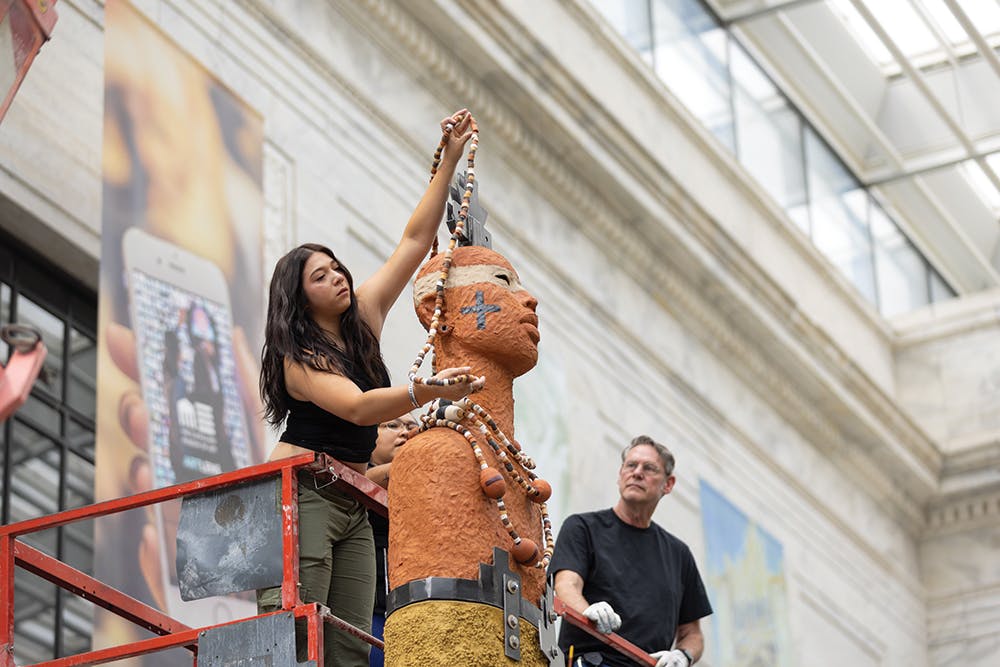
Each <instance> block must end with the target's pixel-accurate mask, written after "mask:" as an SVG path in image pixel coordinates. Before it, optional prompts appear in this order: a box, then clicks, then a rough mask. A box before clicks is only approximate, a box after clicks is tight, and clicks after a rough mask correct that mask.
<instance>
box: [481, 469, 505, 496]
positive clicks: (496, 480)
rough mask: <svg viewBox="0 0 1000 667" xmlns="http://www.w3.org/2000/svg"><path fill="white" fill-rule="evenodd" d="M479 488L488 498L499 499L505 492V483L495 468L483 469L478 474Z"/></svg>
mask: <svg viewBox="0 0 1000 667" xmlns="http://www.w3.org/2000/svg"><path fill="white" fill-rule="evenodd" d="M479 486H481V487H483V493H485V494H486V496H487V497H488V498H500V497H502V496H503V494H504V493H506V492H507V482H506V481H505V480H504V478H503V475H501V474H500V471H499V470H497V469H496V468H485V469H483V470H482V471H481V472H480V473H479Z"/></svg>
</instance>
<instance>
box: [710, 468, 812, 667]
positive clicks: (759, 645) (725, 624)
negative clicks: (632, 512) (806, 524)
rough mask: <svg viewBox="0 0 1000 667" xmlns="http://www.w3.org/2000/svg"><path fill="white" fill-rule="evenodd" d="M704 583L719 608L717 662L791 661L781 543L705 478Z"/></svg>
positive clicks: (778, 666)
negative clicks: (705, 565)
mask: <svg viewBox="0 0 1000 667" xmlns="http://www.w3.org/2000/svg"><path fill="white" fill-rule="evenodd" d="M699 495H700V499H701V512H702V523H703V525H704V531H705V547H706V548H705V559H706V564H707V567H706V568H705V584H706V585H707V586H708V594H709V597H710V598H711V600H712V606H713V607H714V608H715V614H714V615H713V616H712V619H711V624H712V627H711V636H710V642H711V645H710V646H708V647H706V648H707V654H708V655H710V656H711V657H712V664H714V665H718V666H719V667H754V666H756V665H768V667H790V666H791V665H792V664H793V662H792V655H791V645H790V639H789V631H788V607H787V604H788V603H787V594H786V588H787V587H786V581H785V571H784V553H783V549H782V546H781V543H780V542H778V541H777V540H776V539H775V538H774V537H773V536H771V535H770V534H769V533H768V532H767V531H765V530H764V529H763V528H761V527H760V526H759V525H757V524H756V523H754V522H753V521H751V520H750V519H749V518H748V517H747V516H746V514H744V513H743V512H741V511H740V510H739V509H738V508H737V507H736V506H735V505H734V504H733V503H731V502H730V501H729V500H728V499H726V497H725V496H723V495H722V494H721V493H719V492H718V491H717V490H716V489H715V488H713V487H712V486H711V485H710V484H707V483H706V482H705V481H704V480H702V481H701V483H700V489H699Z"/></svg>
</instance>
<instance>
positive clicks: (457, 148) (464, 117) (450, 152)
mask: <svg viewBox="0 0 1000 667" xmlns="http://www.w3.org/2000/svg"><path fill="white" fill-rule="evenodd" d="M448 125H452V130H451V134H449V135H448V142H447V144H446V145H445V150H444V154H445V156H446V157H448V158H450V159H453V160H456V161H457V160H458V159H459V158H460V157H461V156H462V151H463V149H464V148H465V144H466V142H467V141H469V138H470V137H472V114H471V113H469V110H468V109H459V110H458V111H456V112H455V113H453V114H452V115H450V116H448V117H446V118H442V119H441V132H442V134H443V133H444V131H445V127H447V126H448Z"/></svg>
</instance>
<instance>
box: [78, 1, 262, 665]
mask: <svg viewBox="0 0 1000 667" xmlns="http://www.w3.org/2000/svg"><path fill="white" fill-rule="evenodd" d="M104 85H105V96H104V147H103V160H102V163H103V180H104V208H103V216H102V233H101V240H102V249H101V250H102V253H101V282H100V294H99V333H98V339H99V351H98V387H99V389H98V396H97V409H98V415H97V452H96V458H97V461H96V468H97V469H96V481H95V486H96V488H95V498H96V499H97V500H98V501H101V500H107V499H109V498H116V497H120V496H124V495H129V494H132V493H138V492H142V491H146V490H149V489H152V488H159V487H162V486H168V485H170V484H174V483H178V482H185V481H190V480H192V479H197V478H199V477H204V476H208V475H213V474H217V473H219V472H224V471H228V470H232V469H234V468H237V467H242V466H246V465H251V464H255V463H259V462H261V461H263V459H264V455H265V448H266V447H267V443H266V442H265V438H266V433H265V429H264V425H263V421H262V419H261V418H260V414H261V411H260V399H259V396H258V392H257V378H258V375H259V361H258V354H257V351H258V350H259V349H260V343H261V339H260V336H261V333H262V331H263V312H262V308H261V304H262V302H263V295H262V290H263V275H262V268H261V264H262V262H261V254H262V251H261V238H262V217H263V216H262V211H263V207H262V183H261V181H262V150H263V128H262V122H261V119H260V117H259V116H258V115H257V114H256V113H255V112H254V111H253V110H251V109H250V108H248V107H247V106H246V105H245V104H244V103H243V102H242V101H240V100H239V99H238V98H236V97H235V96H234V95H233V94H232V93H231V92H230V91H228V90H226V89H225V88H224V87H223V86H221V85H220V84H219V82H218V81H217V80H216V79H214V78H213V77H212V76H211V75H210V74H209V73H208V72H207V71H206V70H205V69H204V68H203V67H202V66H201V65H200V64H198V63H197V62H196V61H194V60H193V59H192V58H191V57H190V56H188V55H187V54H186V53H184V51H183V50H182V49H181V48H180V47H178V46H177V45H176V44H174V43H173V42H171V41H170V40H169V39H168V38H166V37H165V36H164V35H163V34H162V33H160V32H159V31H158V30H157V28H156V27H155V26H153V25H152V24H150V22H149V21H148V20H147V19H146V18H144V17H143V15H142V14H141V13H140V12H139V11H137V10H136V9H135V8H133V7H132V6H131V5H129V4H128V3H127V2H125V1H124V0H108V2H107V4H106V6H105V84H104ZM237 286H238V289H237V288H236V287H237ZM178 505H179V503H163V504H161V505H160V506H157V507H155V508H153V509H151V510H135V511H132V512H129V513H125V514H123V515H115V516H111V517H106V518H104V519H101V520H99V521H97V522H96V524H95V533H96V535H95V547H96V553H95V558H94V562H95V576H97V577H98V578H99V579H101V580H102V581H106V582H107V583H109V584H111V585H113V586H115V587H116V588H119V589H120V590H123V591H125V592H126V593H128V594H129V595H132V596H134V597H136V598H138V599H140V600H142V601H144V602H147V603H150V604H154V605H155V606H157V607H159V608H161V609H163V610H164V611H166V612H167V613H169V614H171V615H172V616H175V617H176V618H178V619H179V620H181V621H183V622H185V623H187V624H189V625H192V626H197V625H206V624H209V623H215V622H219V621H220V620H225V619H228V618H235V617H240V616H245V615H249V614H253V613H254V605H253V604H252V602H250V598H246V599H237V600H235V601H232V600H228V599H227V598H212V599H209V600H203V601H199V603H184V602H181V601H180V597H179V594H178V592H177V581H176V572H174V571H173V570H174V569H175V568H174V562H175V554H174V551H175V548H176V543H175V539H174V536H175V534H176V525H177V520H178V516H177V513H178ZM95 625H96V629H95V637H94V647H95V648H98V647H101V646H108V645H112V644H120V643H122V642H124V641H131V640H133V639H138V638H140V636H144V633H142V632H141V631H139V630H138V629H136V628H135V627H134V626H132V625H131V624H129V623H127V622H124V621H122V620H120V619H118V618H117V617H115V616H113V615H111V614H109V613H103V612H98V614H97V619H96V623H95ZM175 651H177V650H175ZM184 653H186V652H184ZM179 659H180V657H179V656H178V654H177V653H176V652H165V653H161V654H154V655H151V656H147V657H145V658H143V659H142V660H141V661H139V660H136V661H134V662H133V663H132V664H142V665H150V666H152V665H159V664H177V662H178V660H179ZM183 659H184V660H187V658H186V657H185V658H183Z"/></svg>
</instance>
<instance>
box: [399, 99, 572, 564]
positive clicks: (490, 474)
mask: <svg viewBox="0 0 1000 667" xmlns="http://www.w3.org/2000/svg"><path fill="white" fill-rule="evenodd" d="M451 120H452V122H450V123H447V124H446V125H445V128H444V132H443V133H442V135H441V142H440V143H439V144H438V147H437V150H435V151H434V160H433V162H432V164H431V179H433V178H434V174H436V173H437V170H438V167H439V166H440V164H441V155H442V153H443V152H444V149H445V146H446V145H447V143H448V138H449V137H450V136H451V132H452V130H453V129H454V127H455V123H456V122H458V121H460V120H461V118H458V119H456V118H455V117H452V119H451ZM470 127H471V129H472V137H471V139H470V144H469V157H468V166H467V168H466V181H465V192H464V193H463V195H462V204H461V206H460V208H459V212H458V220H457V221H456V222H455V229H454V231H453V232H452V234H451V238H450V239H449V241H448V248H447V250H445V256H444V262H443V264H442V267H441V272H440V273H439V274H438V279H437V282H436V283H435V285H434V289H435V292H436V294H435V298H434V313H433V315H432V316H431V322H430V326H428V328H427V340H426V341H425V342H424V345H423V347H422V348H421V349H420V352H419V353H418V354H417V357H416V359H415V360H414V361H413V365H412V366H411V367H410V372H409V375H408V377H409V380H410V382H412V383H414V384H426V385H438V386H448V385H451V384H454V383H457V382H469V381H471V380H473V379H474V378H471V377H469V376H468V375H463V376H460V377H457V378H450V379H436V378H423V377H418V376H417V371H418V370H419V369H420V366H421V365H422V364H423V362H424V357H425V356H427V353H428V352H430V351H431V350H432V349H433V348H434V340H435V338H436V337H437V332H438V324H439V321H440V319H441V313H442V312H443V311H444V290H445V285H446V284H447V282H448V273H449V271H450V270H451V262H452V257H453V255H454V253H455V248H456V247H458V242H459V238H460V237H461V236H462V232H463V230H464V228H465V223H466V220H467V219H468V216H469V202H470V201H471V200H472V191H473V187H474V186H475V183H476V151H477V150H478V149H479V126H478V125H477V124H476V119H475V118H471V117H470ZM437 245H438V244H437V239H436V238H435V239H434V244H433V247H432V249H431V256H432V257H433V256H434V255H436V254H437ZM420 421H421V424H420V428H419V430H420V431H421V432H422V431H426V430H428V429H431V428H434V427H445V428H450V429H452V430H453V431H456V432H457V433H459V434H461V435H462V436H463V437H464V438H465V440H466V441H467V442H468V443H469V445H470V446H471V447H472V453H473V454H474V455H475V457H476V461H477V462H478V463H479V485H480V487H481V488H482V490H483V493H484V494H485V495H486V496H487V497H488V498H491V499H493V500H494V501H496V505H497V511H498V512H499V515H500V523H501V524H503V527H504V529H505V530H506V531H507V533H508V534H509V535H510V537H511V539H512V540H513V541H514V548H513V549H512V550H511V555H512V556H514V560H516V561H517V562H518V563H521V564H522V565H528V564H534V566H535V567H536V568H542V569H544V568H546V567H548V565H549V561H550V560H551V559H552V552H553V551H554V549H555V539H553V537H552V522H551V520H550V519H549V511H548V507H547V506H546V504H545V501H547V500H548V499H549V496H551V495H552V487H551V485H549V483H548V482H546V481H545V480H543V479H541V478H540V477H538V476H537V475H536V474H535V473H534V468H535V462H534V461H532V460H531V458H530V457H529V456H528V455H527V454H525V453H524V452H523V451H521V447H520V445H518V444H517V443H514V442H511V441H510V440H509V439H508V438H507V436H506V435H505V434H504V433H503V431H501V430H500V428H499V427H498V426H497V424H496V422H495V421H494V420H493V418H492V417H491V416H490V415H489V413H488V412H487V411H486V410H485V409H484V408H483V407H482V406H481V405H479V404H477V403H474V402H472V401H471V400H469V399H468V398H467V397H466V398H463V399H461V400H459V401H448V400H445V399H439V400H436V401H434V402H432V403H431V405H430V408H429V409H428V411H427V413H426V414H424V415H422V416H421V418H420ZM469 427H472V429H475V430H477V431H478V432H479V433H480V434H481V437H482V438H483V439H485V441H486V442H487V444H489V446H490V449H491V450H492V452H493V455H494V456H495V457H496V460H497V461H498V462H499V463H498V466H499V468H496V467H492V466H490V464H489V463H488V462H487V460H486V457H485V456H484V455H483V450H482V448H480V446H479V443H478V442H477V440H476V437H475V435H474V434H473V431H472V430H471V429H470V428H469ZM497 440H499V441H500V443H503V446H501V445H500V444H499V443H498V442H497ZM505 475H508V476H510V478H511V479H512V480H513V482H514V483H515V484H517V485H518V486H520V487H521V488H523V489H524V491H525V493H526V494H527V496H528V498H529V499H530V500H531V501H532V502H535V503H538V505H539V509H540V510H541V514H542V535H543V536H544V539H545V549H544V550H543V551H542V553H541V557H539V552H538V545H537V544H535V542H534V540H531V539H529V538H527V537H521V536H520V535H518V533H517V531H516V530H515V529H514V525H513V524H512V523H511V521H510V517H509V516H508V514H507V505H506V504H505V503H504V500H503V497H504V494H505V493H506V491H507V482H506V480H505Z"/></svg>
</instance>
